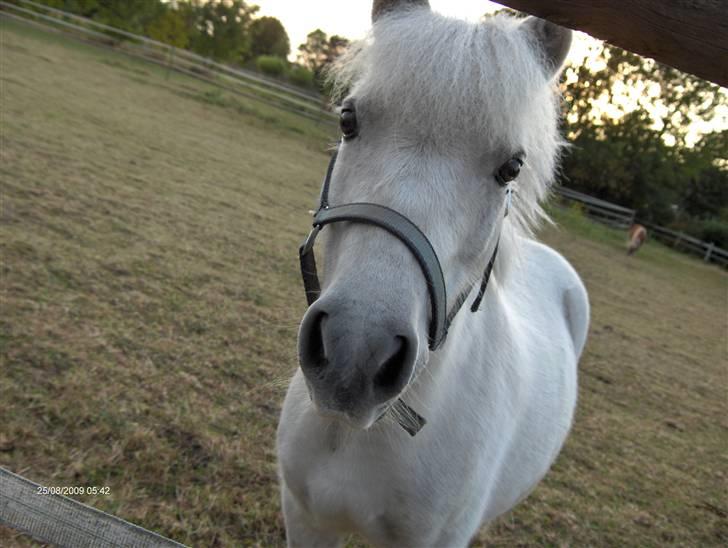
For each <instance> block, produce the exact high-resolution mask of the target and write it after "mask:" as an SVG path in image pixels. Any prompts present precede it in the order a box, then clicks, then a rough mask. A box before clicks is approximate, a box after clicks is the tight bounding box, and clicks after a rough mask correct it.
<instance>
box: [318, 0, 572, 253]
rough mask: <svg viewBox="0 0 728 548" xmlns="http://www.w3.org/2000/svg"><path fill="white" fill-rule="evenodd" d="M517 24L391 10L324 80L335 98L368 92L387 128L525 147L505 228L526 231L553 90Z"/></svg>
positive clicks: (546, 146) (554, 140)
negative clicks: (523, 164) (524, 166)
mask: <svg viewBox="0 0 728 548" xmlns="http://www.w3.org/2000/svg"><path fill="white" fill-rule="evenodd" d="M520 25H521V22H520V21H519V20H517V19H515V18H512V17H509V16H504V15H497V16H494V17H490V18H487V19H485V20H484V21H481V22H479V23H470V22H466V21H462V20H458V19H453V18H449V17H444V16H442V15H439V14H436V13H433V12H431V11H430V10H429V9H421V8H414V9H405V10H400V11H398V12H392V13H391V14H387V15H386V16H383V17H382V18H380V19H379V20H378V21H377V22H376V24H374V25H373V27H372V29H371V31H370V32H369V34H368V35H367V37H366V38H365V39H363V40H361V41H359V42H355V43H354V44H352V45H351V46H350V48H349V49H348V50H347V51H346V52H345V53H344V55H343V56H341V57H340V58H339V60H338V62H337V63H335V65H334V66H333V67H332V68H331V69H330V72H329V78H330V81H331V82H332V83H333V89H334V91H335V94H334V96H335V97H337V98H338V99H341V98H343V97H344V96H345V95H349V94H351V95H354V96H357V97H358V96H366V97H373V98H376V103H377V105H378V106H379V107H382V108H384V109H386V116H387V120H388V121H390V120H391V123H392V124H394V125H393V128H395V132H396V131H397V129H396V128H400V129H401V130H402V131H401V133H402V132H404V131H407V132H411V130H412V128H416V130H417V131H419V132H420V135H423V136H425V135H426V138H427V139H428V140H430V141H432V140H435V141H437V142H438V143H441V144H442V146H443V147H446V146H447V143H452V142H462V139H463V137H464V136H465V137H467V138H471V136H470V134H472V138H473V139H478V140H479V141H478V142H483V143H484V146H486V147H491V148H493V149H497V150H502V149H504V148H508V147H523V148H524V149H525V150H527V153H528V158H527V160H526V164H527V169H524V172H523V173H522V174H521V177H519V180H518V183H517V185H516V189H517V194H516V195H515V197H514V200H513V208H512V210H511V214H510V215H509V217H508V220H509V221H510V222H509V223H506V224H507V225H510V226H509V227H506V233H510V235H511V236H518V235H528V236H530V235H532V233H533V230H534V229H535V227H536V226H537V225H538V223H539V221H541V220H544V219H547V216H546V214H545V213H544V211H543V210H542V208H541V207H540V205H539V202H540V201H542V200H543V199H544V198H545V197H546V195H547V193H548V189H549V186H550V184H551V181H552V179H553V175H554V171H555V166H556V159H557V156H558V153H559V149H560V147H561V146H562V141H561V139H560V137H559V135H558V131H557V125H558V117H559V102H558V99H559V98H558V94H557V93H556V90H555V86H554V85H553V82H552V81H551V75H550V74H549V73H548V71H547V69H546V68H545V67H546V66H547V65H546V63H545V62H544V60H543V59H542V55H543V54H542V52H541V50H540V48H539V46H538V45H537V44H536V43H535V40H534V39H533V38H532V37H531V36H530V34H529V33H527V32H525V31H524V30H523V29H519V27H520ZM524 127H525V128H527V130H525V131H524V130H523V128H524ZM518 128H520V129H518ZM442 150H446V149H445V148H442ZM449 150H452V153H453V154H457V150H453V149H449ZM506 237H507V238H508V239H512V240H515V239H517V238H509V237H508V234H506ZM509 247H511V246H509Z"/></svg>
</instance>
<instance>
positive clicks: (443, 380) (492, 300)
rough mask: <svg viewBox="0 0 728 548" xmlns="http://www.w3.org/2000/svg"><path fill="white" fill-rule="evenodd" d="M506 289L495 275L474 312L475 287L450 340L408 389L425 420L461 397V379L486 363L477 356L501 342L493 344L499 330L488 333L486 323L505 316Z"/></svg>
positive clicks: (411, 403) (408, 399)
mask: <svg viewBox="0 0 728 548" xmlns="http://www.w3.org/2000/svg"><path fill="white" fill-rule="evenodd" d="M503 290H504V287H503V285H502V284H501V283H500V282H499V280H498V278H497V277H496V276H495V275H493V276H492V277H491V280H490V282H489V284H488V289H487V291H486V292H485V296H484V297H483V301H482V302H481V304H480V309H479V310H478V311H477V312H474V313H473V312H471V311H470V306H471V304H472V301H473V299H474V298H475V295H476V294H477V291H478V288H477V287H475V288H473V290H472V291H471V292H470V294H469V295H468V298H467V300H466V302H465V304H464V305H463V308H462V310H461V311H460V313H459V314H458V315H457V316H456V317H455V319H454V320H453V323H452V324H451V326H450V332H449V334H448V337H447V340H446V341H445V343H444V344H443V346H442V347H441V348H440V349H438V350H437V351H436V352H434V353H432V354H431V356H430V359H429V361H428V363H427V364H426V365H425V366H424V368H423V370H422V371H420V372H419V373H418V375H417V378H416V379H415V381H414V382H413V383H412V384H411V385H410V387H409V389H408V390H407V391H406V393H405V395H404V397H403V399H404V401H405V402H406V403H407V404H408V405H409V406H410V407H412V408H413V409H414V410H415V411H416V412H417V413H419V414H420V415H422V416H423V417H424V418H425V420H429V419H430V417H431V416H432V415H433V414H435V413H438V408H439V407H441V406H442V405H443V404H444V403H446V401H445V400H446V399H448V398H452V397H457V391H458V387H460V386H462V385H461V384H460V383H461V382H467V379H468V378H469V377H471V376H473V375H477V371H475V370H473V368H479V367H481V366H482V364H481V363H479V362H476V361H475V360H476V358H475V357H476V356H478V357H479V358H478V359H479V360H483V356H484V355H485V353H487V352H488V349H489V348H494V347H495V346H497V345H491V344H489V339H490V337H491V335H493V336H495V335H496V334H495V333H492V334H489V333H484V332H483V326H485V325H497V324H498V323H499V322H497V321H489V318H493V317H498V318H503V317H504V316H505V314H504V308H505V300H504V291H503ZM486 361H489V360H486ZM494 373H495V372H494Z"/></svg>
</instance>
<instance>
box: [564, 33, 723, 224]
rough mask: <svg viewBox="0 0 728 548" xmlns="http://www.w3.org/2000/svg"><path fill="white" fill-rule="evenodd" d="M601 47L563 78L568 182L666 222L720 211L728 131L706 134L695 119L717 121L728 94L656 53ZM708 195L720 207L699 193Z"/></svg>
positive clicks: (565, 176) (642, 215)
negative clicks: (666, 63)
mask: <svg viewBox="0 0 728 548" xmlns="http://www.w3.org/2000/svg"><path fill="white" fill-rule="evenodd" d="M595 47H597V48H599V49H598V55H596V56H595V58H594V59H593V60H592V61H591V62H587V63H585V64H583V65H581V66H579V67H567V69H566V71H565V78H564V81H563V83H562V91H563V95H564V100H565V101H564V104H565V107H566V112H565V132H566V135H567V137H568V139H569V140H570V141H571V144H572V145H573V146H572V147H570V149H569V150H568V151H567V154H566V156H565V159H564V162H563V179H564V180H565V184H568V185H569V186H573V187H575V188H578V189H580V190H583V191H585V192H587V193H590V194H593V195H595V196H597V197H601V198H604V199H606V200H610V201H614V202H617V203H620V204H622V205H625V206H628V207H632V208H635V209H637V211H638V216H639V217H640V218H643V219H646V220H651V221H653V222H657V223H660V224H670V223H671V222H678V221H679V220H680V217H679V215H680V214H686V215H689V216H691V217H696V218H697V217H698V216H700V215H701V214H700V213H699V211H702V212H703V215H707V216H714V215H717V212H718V211H719V210H720V209H721V208H723V207H724V206H722V205H719V204H721V203H724V202H723V201H722V200H723V198H722V196H723V194H722V193H721V192H720V191H718V189H719V188H720V187H721V184H723V185H726V186H728V180H726V176H727V175H728V171H726V169H725V167H726V166H723V167H721V166H719V165H717V164H716V163H715V159H716V158H717V157H720V156H721V155H722V156H723V157H725V156H726V155H727V154H726V153H727V152H728V147H727V146H726V133H725V132H724V133H722V134H721V133H708V134H704V135H702V136H701V135H698V134H696V133H695V131H694V129H695V126H691V123H692V122H695V121H706V122H708V121H711V120H713V119H714V117H715V116H716V113H717V112H718V110H717V109H718V106H719V105H721V104H726V100H727V96H726V94H725V93H724V92H722V91H720V90H719V89H718V87H717V86H715V85H713V84H711V83H708V82H705V81H702V80H700V79H698V78H695V77H693V76H691V75H688V74H684V73H681V72H679V71H677V70H675V69H673V68H670V67H666V66H663V65H660V64H658V63H655V62H654V61H652V60H650V59H644V58H641V57H639V56H637V55H634V54H632V53H629V52H626V51H623V50H620V49H619V48H615V47H612V46H609V45H607V44H599V45H597V46H595ZM696 139H697V142H696ZM721 149H722V150H721ZM720 181H722V183H721V182H720ZM691 188H692V189H693V190H691ZM708 188H710V189H711V190H710V191H708ZM704 194H710V195H711V196H712V197H713V198H712V201H713V202H714V203H715V204H716V207H713V208H708V207H707V202H706V201H705V200H699V199H698V198H697V197H698V196H700V195H704Z"/></svg>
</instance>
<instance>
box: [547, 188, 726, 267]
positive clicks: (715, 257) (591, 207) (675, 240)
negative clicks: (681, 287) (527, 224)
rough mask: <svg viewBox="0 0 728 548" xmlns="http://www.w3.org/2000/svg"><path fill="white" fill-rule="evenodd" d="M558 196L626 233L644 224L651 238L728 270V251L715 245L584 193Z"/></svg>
mask: <svg viewBox="0 0 728 548" xmlns="http://www.w3.org/2000/svg"><path fill="white" fill-rule="evenodd" d="M554 191H555V193H556V194H557V195H558V196H559V197H560V198H561V199H562V200H564V201H566V202H576V203H578V204H579V205H580V207H581V209H582V210H583V211H584V213H585V214H586V215H587V216H588V217H590V218H592V219H594V220H595V221H598V222H600V223H603V224H606V225H608V226H611V227H613V228H619V229H626V228H629V227H630V226H632V225H633V224H634V223H635V222H638V223H640V224H641V225H643V226H644V227H645V228H648V229H649V233H650V237H652V238H654V239H656V240H658V241H660V242H662V243H663V244H665V245H668V246H670V247H673V248H675V249H677V250H679V251H682V252H684V253H690V254H693V255H697V256H699V257H701V258H702V259H703V260H704V261H705V262H708V263H716V264H719V265H721V266H722V267H724V268H725V267H728V251H726V250H725V249H723V248H721V247H718V246H717V245H715V244H714V243H713V242H704V241H703V240H699V239H697V238H694V237H692V236H689V235H688V234H685V233H683V232H676V231H674V230H670V229H669V228H665V227H662V226H658V225H655V224H652V223H649V222H646V221H643V220H640V219H638V218H637V216H636V211H635V210H634V209H629V208H626V207H623V206H619V205H616V204H613V203H611V202H607V201H605V200H600V199H599V198H594V197H593V196H589V195H588V194H584V193H583V192H578V191H576V190H573V189H570V188H567V187H564V186H556V187H554Z"/></svg>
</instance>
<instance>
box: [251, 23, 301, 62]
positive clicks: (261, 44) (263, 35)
mask: <svg viewBox="0 0 728 548" xmlns="http://www.w3.org/2000/svg"><path fill="white" fill-rule="evenodd" d="M250 38H251V42H252V52H253V55H254V56H255V57H259V56H261V55H274V56H276V57H281V58H282V59H285V58H286V57H288V54H289V53H290V52H291V42H290V40H289V39H288V33H286V29H285V28H283V24H282V23H281V22H280V21H279V20H278V19H276V18H275V17H268V16H265V17H261V18H259V19H255V20H254V21H253V22H252V23H251V25H250Z"/></svg>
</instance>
